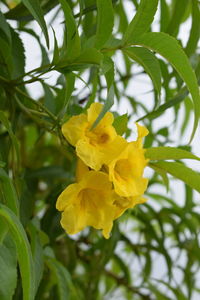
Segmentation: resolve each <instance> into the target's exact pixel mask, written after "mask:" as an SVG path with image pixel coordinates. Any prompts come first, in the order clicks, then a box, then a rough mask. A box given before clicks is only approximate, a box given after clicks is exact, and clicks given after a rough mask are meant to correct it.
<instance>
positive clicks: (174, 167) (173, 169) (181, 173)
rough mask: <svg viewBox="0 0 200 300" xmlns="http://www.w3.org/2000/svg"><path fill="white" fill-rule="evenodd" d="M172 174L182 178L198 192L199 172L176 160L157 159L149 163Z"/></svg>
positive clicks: (199, 188) (199, 189) (199, 185)
mask: <svg viewBox="0 0 200 300" xmlns="http://www.w3.org/2000/svg"><path fill="white" fill-rule="evenodd" d="M151 165H152V166H155V167H158V168H160V169H162V170H163V171H165V172H167V173H169V174H171V175H172V176H174V177H176V178H178V179H180V180H182V181H183V182H185V183H186V184H187V185H189V186H190V187H191V188H193V189H194V190H196V191H197V192H199V193H200V174H199V173H197V172H195V171H193V170H192V169H190V168H188V167H186V166H185V165H183V164H181V163H178V162H166V161H159V162H156V163H151Z"/></svg>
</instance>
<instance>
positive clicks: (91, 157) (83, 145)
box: [76, 138, 104, 171]
mask: <svg viewBox="0 0 200 300" xmlns="http://www.w3.org/2000/svg"><path fill="white" fill-rule="evenodd" d="M76 153H77V156H78V157H79V158H80V159H81V160H82V161H83V162H84V163H85V164H86V165H87V166H89V167H90V168H92V169H94V170H96V171H98V170H100V169H101V166H102V164H103V163H104V159H103V158H104V154H103V153H102V152H101V151H100V150H99V148H98V147H97V146H95V145H91V144H90V143H89V141H88V139H86V138H85V139H81V140H79V141H78V143H77V145H76Z"/></svg>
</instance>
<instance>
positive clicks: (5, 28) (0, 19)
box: [0, 11, 11, 44]
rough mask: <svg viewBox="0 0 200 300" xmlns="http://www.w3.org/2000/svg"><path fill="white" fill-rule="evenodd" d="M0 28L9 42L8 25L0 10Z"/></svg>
mask: <svg viewBox="0 0 200 300" xmlns="http://www.w3.org/2000/svg"><path fill="white" fill-rule="evenodd" d="M0 30H1V31H3V32H4V34H5V35H6V37H7V41H8V43H9V44H11V33H10V27H9V25H8V23H7V22H6V19H5V17H4V15H3V14H2V12H1V11H0Z"/></svg>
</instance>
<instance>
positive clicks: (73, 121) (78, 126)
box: [62, 114, 89, 146]
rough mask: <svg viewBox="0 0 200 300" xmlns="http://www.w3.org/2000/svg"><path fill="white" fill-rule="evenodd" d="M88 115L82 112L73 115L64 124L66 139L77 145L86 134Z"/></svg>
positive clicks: (63, 131) (63, 129)
mask: <svg viewBox="0 0 200 300" xmlns="http://www.w3.org/2000/svg"><path fill="white" fill-rule="evenodd" d="M88 126H89V125H88V122H87V116H86V115H85V114H80V115H78V116H73V117H71V118H70V119H69V121H67V122H66V123H65V124H63V126H62V133H63V135H64V137H65V138H66V140H67V141H68V142H69V143H70V144H71V145H72V146H75V145H76V143H77V142H78V141H79V140H80V139H81V138H82V137H84V135H85V131H86V129H87V127H88Z"/></svg>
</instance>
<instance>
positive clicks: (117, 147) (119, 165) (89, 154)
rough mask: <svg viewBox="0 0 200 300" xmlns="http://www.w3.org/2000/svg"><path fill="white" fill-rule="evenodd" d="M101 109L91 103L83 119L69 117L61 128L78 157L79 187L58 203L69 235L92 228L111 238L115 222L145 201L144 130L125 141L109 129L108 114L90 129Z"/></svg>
mask: <svg viewBox="0 0 200 300" xmlns="http://www.w3.org/2000/svg"><path fill="white" fill-rule="evenodd" d="M101 110H102V104H100V103H93V104H92V105H91V106H90V108H89V109H88V110H87V114H80V115H78V116H73V117H71V118H70V119H69V121H67V122H66V123H65V124H64V125H63V127H62V132H63V135H64V136H65V138H66V140H67V141H68V142H69V143H70V144H71V145H73V146H74V147H75V149H76V154H77V156H78V162H77V170H76V180H77V183H74V184H70V185H69V186H68V187H67V188H66V189H65V190H64V191H63V192H62V193H61V195H60V196H59V197H58V200H57V203H56V208H57V209H58V210H59V211H62V218H61V225H62V227H63V228H64V229H65V230H66V232H67V233H68V234H75V233H78V232H80V231H81V230H83V229H84V228H85V227H86V226H93V227H94V228H96V229H102V233H103V236H104V237H105V238H109V234H110V231H111V229H112V226H113V221H114V220H115V219H116V218H118V217H119V216H121V215H122V214H123V213H124V211H125V210H126V209H128V208H132V207H134V206H135V205H136V204H139V203H143V202H145V201H146V200H145V199H144V198H143V197H142V195H143V193H144V191H145V190H146V188H147V183H148V180H147V179H146V178H143V171H144V168H145V166H146V165H147V160H146V159H145V156H144V151H145V150H144V149H143V148H142V138H143V137H144V136H146V135H147V134H148V130H147V129H146V128H145V127H143V126H140V125H138V124H137V128H138V138H137V141H135V142H127V141H126V140H125V139H124V138H123V137H121V136H120V135H118V134H117V133H116V131H115V128H114V127H113V126H112V123H113V121H114V117H113V114H112V113H110V112H107V113H106V114H105V115H104V117H103V118H102V119H101V121H100V122H99V123H98V125H97V126H96V127H95V128H94V129H91V128H92V125H93V123H94V121H95V120H96V118H97V117H98V115H99V114H100V112H101Z"/></svg>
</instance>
